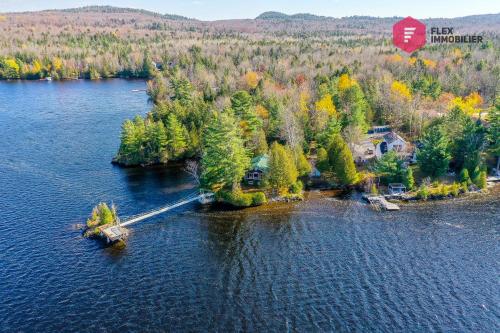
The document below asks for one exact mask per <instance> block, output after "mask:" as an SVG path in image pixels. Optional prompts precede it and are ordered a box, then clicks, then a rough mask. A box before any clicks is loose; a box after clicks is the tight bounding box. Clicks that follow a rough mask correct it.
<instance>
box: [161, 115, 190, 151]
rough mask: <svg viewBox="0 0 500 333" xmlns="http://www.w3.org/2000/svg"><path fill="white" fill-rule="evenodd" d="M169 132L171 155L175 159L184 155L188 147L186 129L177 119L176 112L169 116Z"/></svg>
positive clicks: (167, 128)
mask: <svg viewBox="0 0 500 333" xmlns="http://www.w3.org/2000/svg"><path fill="white" fill-rule="evenodd" d="M165 128H166V132H167V146H168V150H169V155H170V156H171V158H173V159H178V158H181V157H182V154H183V153H184V152H185V151H186V149H187V137H186V129H185V128H184V126H183V125H182V124H181V123H180V122H179V121H178V120H177V117H176V116H175V114H173V113H170V114H169V115H168V116H167V123H166V124H165Z"/></svg>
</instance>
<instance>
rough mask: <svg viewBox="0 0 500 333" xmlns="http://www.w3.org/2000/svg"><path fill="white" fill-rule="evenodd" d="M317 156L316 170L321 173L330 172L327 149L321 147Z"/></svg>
mask: <svg viewBox="0 0 500 333" xmlns="http://www.w3.org/2000/svg"><path fill="white" fill-rule="evenodd" d="M317 155H318V156H317V161H316V168H317V169H318V170H319V171H321V172H324V171H328V169H329V167H330V165H329V164H328V152H327V151H326V149H325V148H323V147H320V148H319V149H318V154H317Z"/></svg>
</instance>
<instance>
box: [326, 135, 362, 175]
mask: <svg viewBox="0 0 500 333" xmlns="http://www.w3.org/2000/svg"><path fill="white" fill-rule="evenodd" d="M328 160H329V165H330V167H331V170H332V171H333V172H334V173H335V176H336V177H337V179H338V181H339V182H340V183H341V184H343V185H352V184H354V183H356V182H357V180H358V174H357V171H356V166H355V165H354V160H353V158H352V153H351V151H350V150H349V147H348V146H347V143H346V142H345V141H344V139H343V138H342V136H340V135H339V134H337V135H335V136H334V137H333V140H332V143H331V144H330V146H329V148H328Z"/></svg>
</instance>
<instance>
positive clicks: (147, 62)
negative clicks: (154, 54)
mask: <svg viewBox="0 0 500 333" xmlns="http://www.w3.org/2000/svg"><path fill="white" fill-rule="evenodd" d="M155 70H156V68H155V66H154V65H153V61H152V60H151V57H150V56H149V52H148V51H144V56H143V59H142V68H141V74H140V75H139V77H142V78H145V79H148V78H151V77H153V75H154V74H155Z"/></svg>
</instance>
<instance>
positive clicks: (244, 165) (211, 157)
mask: <svg viewBox="0 0 500 333" xmlns="http://www.w3.org/2000/svg"><path fill="white" fill-rule="evenodd" d="M201 165H202V174H201V182H202V185H203V186H204V187H205V188H208V189H211V190H213V191H219V190H220V189H222V188H231V189H232V190H236V189H238V188H239V184H240V182H241V179H242V178H243V176H244V174H245V171H246V170H247V169H248V168H249V167H250V158H249V157H248V156H247V152H246V150H245V148H244V146H243V140H242V139H241V135H240V130H239V128H238V126H237V125H236V122H235V119H234V118H233V117H232V116H231V114H230V113H227V112H224V113H221V114H219V115H216V116H214V117H213V118H212V119H211V121H210V122H209V124H208V126H207V128H206V129H205V132H204V136H203V155H202V160H201Z"/></svg>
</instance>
